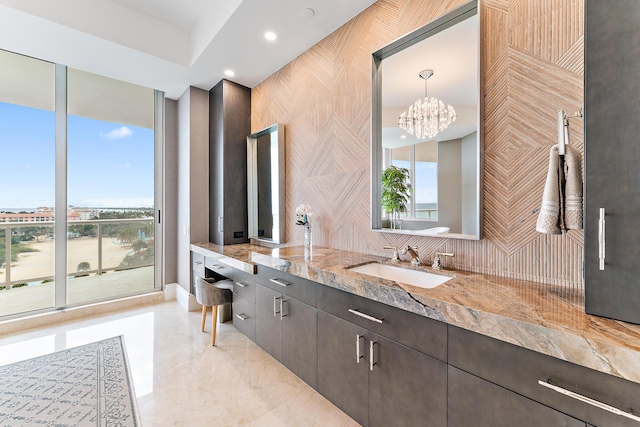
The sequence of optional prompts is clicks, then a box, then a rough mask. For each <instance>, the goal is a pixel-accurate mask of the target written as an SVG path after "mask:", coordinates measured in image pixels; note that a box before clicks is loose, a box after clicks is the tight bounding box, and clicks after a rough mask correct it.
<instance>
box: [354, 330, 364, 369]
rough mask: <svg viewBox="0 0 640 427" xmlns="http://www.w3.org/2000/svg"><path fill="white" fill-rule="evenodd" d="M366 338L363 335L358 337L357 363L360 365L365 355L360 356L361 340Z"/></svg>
mask: <svg viewBox="0 0 640 427" xmlns="http://www.w3.org/2000/svg"><path fill="white" fill-rule="evenodd" d="M362 338H364V336H363V335H356V363H360V359H362V358H363V357H364V354H360V339H362Z"/></svg>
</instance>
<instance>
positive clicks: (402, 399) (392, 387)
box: [367, 334, 471, 427]
mask: <svg viewBox="0 0 640 427" xmlns="http://www.w3.org/2000/svg"><path fill="white" fill-rule="evenodd" d="M369 339H370V342H374V343H375V344H374V346H373V356H374V357H373V360H374V362H375V365H374V366H373V370H372V371H369V426H371V427H375V426H380V427H386V426H394V425H397V426H419V425H423V426H429V427H445V426H446V425H447V365H446V364H445V363H443V362H441V361H439V360H436V359H434V358H432V357H429V356H427V355H424V354H422V353H419V352H417V351H415V350H412V349H410V348H408V347H405V346H403V345H400V344H398V343H396V342H393V341H390V340H388V339H386V338H383V337H381V336H379V335H375V334H370V336H369ZM367 345H368V346H369V345H370V344H369V343H368V344H367ZM469 425H471V424H469Z"/></svg>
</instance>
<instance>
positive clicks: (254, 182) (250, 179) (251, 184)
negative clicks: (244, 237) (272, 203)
mask: <svg viewBox="0 0 640 427" xmlns="http://www.w3.org/2000/svg"><path fill="white" fill-rule="evenodd" d="M274 132H275V133H276V134H277V138H278V170H277V172H276V173H277V174H278V176H277V177H276V179H275V180H273V179H272V182H277V183H278V235H276V236H273V238H272V239H267V238H262V237H258V176H257V164H258V163H257V154H258V138H260V137H261V136H265V135H269V134H273V133H274ZM284 150H285V146H284V125H282V124H280V123H276V124H273V125H271V126H269V127H267V128H265V129H262V130H260V131H258V132H256V133H253V134H251V135H249V136H248V137H247V205H248V206H247V207H248V210H247V212H248V216H249V218H248V223H249V239H254V240H258V241H262V242H267V243H277V244H280V243H284V242H285V241H286V229H285V219H286V218H285V152H284ZM271 173H273V171H271Z"/></svg>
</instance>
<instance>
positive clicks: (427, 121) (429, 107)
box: [398, 70, 456, 138]
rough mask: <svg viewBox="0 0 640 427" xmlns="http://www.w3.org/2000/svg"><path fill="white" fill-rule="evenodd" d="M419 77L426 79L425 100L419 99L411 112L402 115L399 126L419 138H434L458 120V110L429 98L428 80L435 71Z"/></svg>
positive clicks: (424, 73) (429, 71)
mask: <svg viewBox="0 0 640 427" xmlns="http://www.w3.org/2000/svg"><path fill="white" fill-rule="evenodd" d="M419 76H420V78H421V79H424V99H418V100H417V101H416V102H415V103H413V105H411V106H410V107H409V111H405V112H404V113H402V114H400V118H399V120H398V126H400V128H401V129H404V130H405V131H407V132H408V133H410V134H411V135H415V136H416V137H418V138H433V137H434V136H436V135H437V134H438V132H440V131H442V130H444V129H446V128H447V127H448V126H449V125H450V124H451V123H452V122H453V121H455V120H456V110H455V109H454V108H453V107H452V106H451V105H445V104H444V102H442V101H441V100H439V99H436V98H429V97H428V96H427V80H428V79H429V77H431V76H433V70H422V71H420V74H419Z"/></svg>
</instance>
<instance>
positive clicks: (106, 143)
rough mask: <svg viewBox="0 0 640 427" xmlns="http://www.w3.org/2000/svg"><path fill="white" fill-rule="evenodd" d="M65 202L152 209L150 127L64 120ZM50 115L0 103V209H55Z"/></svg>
mask: <svg viewBox="0 0 640 427" xmlns="http://www.w3.org/2000/svg"><path fill="white" fill-rule="evenodd" d="M67 132H68V147H67V149H68V165H67V179H68V194H67V200H68V204H70V205H76V206H90V207H141V206H145V207H149V206H153V167H154V165H153V161H154V153H153V144H154V142H153V129H145V128H141V127H135V126H129V125H123V124H119V123H110V122H103V121H99V120H93V119H88V118H84V117H78V116H69V118H68V125H67ZM54 139H55V129H54V113H53V112H52V111H44V110H38V109H34V108H29V107H22V106H18V105H13V104H7V103H2V102H0V153H2V155H3V157H4V159H3V162H2V167H1V168H0V185H1V186H2V191H0V210H3V208H16V207H20V208H35V207H38V206H53V205H54V199H55V195H54V180H55V146H54Z"/></svg>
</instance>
